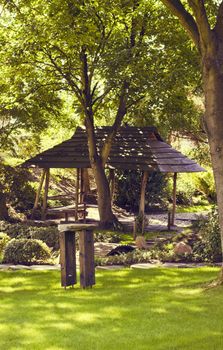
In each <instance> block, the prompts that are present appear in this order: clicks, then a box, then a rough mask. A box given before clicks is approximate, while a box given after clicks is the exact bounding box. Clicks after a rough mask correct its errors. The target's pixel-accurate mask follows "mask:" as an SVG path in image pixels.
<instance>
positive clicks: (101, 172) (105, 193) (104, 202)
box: [92, 159, 116, 228]
mask: <svg viewBox="0 0 223 350" xmlns="http://www.w3.org/2000/svg"><path fill="white" fill-rule="evenodd" d="M92 170H93V173H94V177H95V182H96V185H97V190H98V211H99V216H100V225H101V227H103V228H109V227H112V226H113V225H114V222H116V217H115V215H114V214H113V212H112V206H111V194H110V188H109V183H108V179H107V177H106V174H105V169H104V167H103V165H102V162H101V160H100V159H99V160H98V161H97V162H96V163H94V164H92Z"/></svg>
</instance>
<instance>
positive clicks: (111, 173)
mask: <svg viewBox="0 0 223 350" xmlns="http://www.w3.org/2000/svg"><path fill="white" fill-rule="evenodd" d="M109 184H110V195H111V204H113V199H114V190H115V169H109Z"/></svg>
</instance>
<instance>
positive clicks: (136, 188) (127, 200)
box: [115, 170, 167, 211]
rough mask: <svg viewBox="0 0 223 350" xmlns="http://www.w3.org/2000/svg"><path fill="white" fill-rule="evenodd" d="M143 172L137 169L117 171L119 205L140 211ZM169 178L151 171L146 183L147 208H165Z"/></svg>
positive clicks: (116, 200) (117, 199)
mask: <svg viewBox="0 0 223 350" xmlns="http://www.w3.org/2000/svg"><path fill="white" fill-rule="evenodd" d="M141 181H142V173H141V171H137V170H131V171H129V170H124V171H118V172H117V185H116V198H115V202H116V204H117V205H119V206H121V207H124V208H128V209H129V210H131V211H138V209H139V200H140V188H141ZM166 185H167V178H166V176H165V175H163V174H161V173H151V174H150V175H149V178H148V181H147V185H146V195H145V199H146V202H145V209H146V210H148V209H149V208H150V209H151V208H160V207H161V208H165V207H166V205H167V194H166Z"/></svg>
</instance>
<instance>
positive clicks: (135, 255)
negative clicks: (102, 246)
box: [95, 250, 152, 266]
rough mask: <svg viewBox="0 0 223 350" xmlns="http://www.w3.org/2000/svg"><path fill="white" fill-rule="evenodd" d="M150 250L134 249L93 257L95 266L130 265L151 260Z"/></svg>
mask: <svg viewBox="0 0 223 350" xmlns="http://www.w3.org/2000/svg"><path fill="white" fill-rule="evenodd" d="M151 258H152V255H151V252H150V251H146V250H134V251H133V252H129V253H126V254H120V255H114V256H109V257H104V258H99V257H96V258H95V264H96V266H105V265H125V266H130V265H132V264H137V263H147V262H151Z"/></svg>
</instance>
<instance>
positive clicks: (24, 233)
mask: <svg viewBox="0 0 223 350" xmlns="http://www.w3.org/2000/svg"><path fill="white" fill-rule="evenodd" d="M0 230H1V231H3V232H5V233H7V234H8V235H9V236H10V237H11V238H33V239H40V240H42V241H43V242H45V243H46V244H47V245H48V247H50V248H52V249H53V250H58V249H59V232H58V229H57V227H56V226H47V227H38V226H30V225H28V224H22V223H18V224H9V223H7V222H5V221H0Z"/></svg>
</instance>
